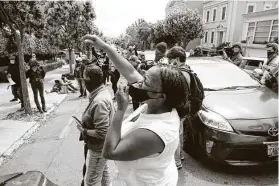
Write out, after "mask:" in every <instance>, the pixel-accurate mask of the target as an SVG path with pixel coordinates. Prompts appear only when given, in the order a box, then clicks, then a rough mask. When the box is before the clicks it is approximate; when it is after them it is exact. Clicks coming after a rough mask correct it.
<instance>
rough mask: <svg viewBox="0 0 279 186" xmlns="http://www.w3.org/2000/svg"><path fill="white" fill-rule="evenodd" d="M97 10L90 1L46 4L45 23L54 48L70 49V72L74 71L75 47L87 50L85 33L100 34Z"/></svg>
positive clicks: (47, 36) (46, 34)
mask: <svg viewBox="0 0 279 186" xmlns="http://www.w3.org/2000/svg"><path fill="white" fill-rule="evenodd" d="M95 17H96V15H95V11H94V8H93V5H92V3H91V2H90V1H87V2H82V1H49V2H47V4H46V6H45V23H46V25H47V26H46V27H47V29H46V30H47V31H46V33H45V37H46V38H48V40H49V43H50V45H51V46H52V48H54V47H59V48H61V49H65V48H66V49H68V52H69V61H70V73H72V72H73V68H72V64H73V60H74V59H73V54H72V51H73V49H78V50H79V51H81V50H86V47H85V46H84V45H83V43H81V40H80V39H81V37H82V36H84V35H85V34H89V33H91V34H98V30H97V27H96V26H95V25H94V19H95Z"/></svg>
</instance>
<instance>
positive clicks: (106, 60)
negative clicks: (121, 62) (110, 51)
mask: <svg viewBox="0 0 279 186" xmlns="http://www.w3.org/2000/svg"><path fill="white" fill-rule="evenodd" d="M103 58H104V63H103V65H102V71H103V74H104V81H103V82H104V84H105V85H106V84H107V82H108V81H109V71H110V68H109V58H108V56H107V54H106V53H103Z"/></svg>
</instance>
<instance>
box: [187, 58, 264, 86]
mask: <svg viewBox="0 0 279 186" xmlns="http://www.w3.org/2000/svg"><path fill="white" fill-rule="evenodd" d="M190 66H191V69H192V70H193V71H194V72H195V73H196V74H197V75H198V77H199V78H200V80H201V82H202V84H203V86H204V88H205V90H221V89H236V88H253V87H259V86H261V84H260V83H259V82H258V81H256V80H255V79H253V78H252V77H251V76H250V75H249V74H248V73H246V72H244V71H243V70H241V69H240V68H238V67H236V66H233V65H231V64H217V63H216V64H214V63H211V64H207V63H202V64H193V65H190Z"/></svg>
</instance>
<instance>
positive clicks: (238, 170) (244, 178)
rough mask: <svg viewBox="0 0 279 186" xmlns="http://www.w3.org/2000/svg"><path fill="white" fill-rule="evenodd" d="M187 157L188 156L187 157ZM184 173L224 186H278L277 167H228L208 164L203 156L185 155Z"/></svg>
mask: <svg viewBox="0 0 279 186" xmlns="http://www.w3.org/2000/svg"><path fill="white" fill-rule="evenodd" d="M187 155H188V156H187ZM187 155H186V157H187V158H186V159H185V161H184V163H183V164H184V167H185V169H186V172H188V173H189V174H191V175H192V176H193V177H196V178H198V179H199V180H204V181H207V182H211V183H214V184H224V185H256V186H263V185H278V165H277V164H276V163H274V164H268V165H261V166H228V165H220V164H217V163H214V162H213V163H212V162H208V161H207V160H206V159H204V157H203V156H201V155H197V154H194V153H190V154H189V153H187Z"/></svg>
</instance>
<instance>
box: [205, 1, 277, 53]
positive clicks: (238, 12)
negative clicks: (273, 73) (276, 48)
mask: <svg viewBox="0 0 279 186" xmlns="http://www.w3.org/2000/svg"><path fill="white" fill-rule="evenodd" d="M203 25H204V31H205V35H204V38H203V39H202V41H201V45H203V46H209V47H212V46H213V45H214V46H218V45H219V44H221V43H223V42H230V43H232V44H233V43H237V42H241V41H242V43H243V47H244V49H245V50H247V52H246V56H255V57H256V56H257V57H266V51H265V50H264V47H265V45H264V44H265V43H267V42H268V41H271V40H272V39H274V37H275V36H276V35H278V2H277V1H271V0H267V1H262V0H261V1H259V0H252V1H251V0H250V1H249V0H246V1H240V0H234V1H232V0H220V1H204V3H203ZM247 36H249V37H248V38H249V40H248V39H247ZM246 40H248V41H247V42H248V43H246ZM265 41H266V42H265ZM255 49H256V50H255ZM248 51H249V52H248Z"/></svg>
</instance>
